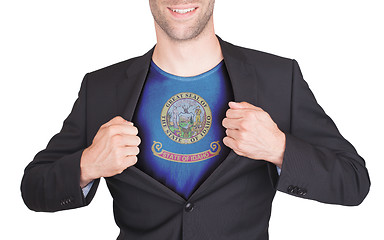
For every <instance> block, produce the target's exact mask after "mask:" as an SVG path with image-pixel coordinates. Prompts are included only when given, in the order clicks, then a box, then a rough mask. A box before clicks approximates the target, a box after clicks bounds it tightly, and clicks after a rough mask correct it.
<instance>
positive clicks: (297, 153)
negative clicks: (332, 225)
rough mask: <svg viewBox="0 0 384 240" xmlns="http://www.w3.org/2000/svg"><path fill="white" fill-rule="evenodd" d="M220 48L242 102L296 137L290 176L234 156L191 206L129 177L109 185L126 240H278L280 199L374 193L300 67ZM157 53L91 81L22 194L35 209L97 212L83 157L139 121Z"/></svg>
mask: <svg viewBox="0 0 384 240" xmlns="http://www.w3.org/2000/svg"><path fill="white" fill-rule="evenodd" d="M219 41H220V44H221V48H222V53H223V55H224V62H225V65H226V67H227V70H228V73H229V76H230V79H231V83H232V87H233V92H234V97H235V101H246V102H249V103H251V104H253V105H256V106H259V107H261V108H262V109H264V110H265V111H266V112H268V113H269V114H270V116H271V117H272V119H273V120H274V121H275V122H276V123H277V125H278V127H279V128H280V129H281V130H282V131H283V132H284V133H285V134H286V149H285V153H284V162H283V166H282V172H281V175H280V176H278V174H277V171H276V167H275V166H274V165H273V164H271V163H268V162H266V161H263V160H253V159H248V158H246V157H241V156H238V155H236V154H235V153H234V152H233V151H231V152H230V153H229V155H228V156H227V158H226V159H225V160H224V161H223V162H222V163H221V165H219V166H218V167H217V168H216V169H215V170H214V172H213V173H212V174H211V175H210V176H209V177H208V178H207V179H206V180H205V181H204V182H203V183H202V184H201V185H200V186H199V188H198V189H197V190H196V191H195V192H194V193H193V194H192V195H191V196H190V198H189V199H184V198H182V197H181V196H179V195H178V194H176V193H175V192H173V191H171V190H170V189H168V188H167V187H165V186H164V185H162V184H161V183H159V182H158V181H156V180H155V179H153V178H151V177H150V176H149V175H147V174H145V173H144V172H142V171H141V170H139V169H138V168H136V167H135V166H132V167H129V168H127V169H126V170H125V171H123V172H122V173H121V174H118V175H116V176H113V177H109V178H106V182H107V186H108V188H109V190H110V193H111V195H112V197H113V202H114V204H113V208H114V215H115V220H116V223H117V225H118V226H119V227H120V229H121V231H120V234H119V236H118V239H150V240H153V239H167V240H173V239H175V240H176V239H184V240H190V239H199V240H204V239H220V240H226V239H236V240H238V239H242V240H248V239H268V222H269V218H270V212H271V204H272V200H273V198H274V195H275V192H276V190H279V191H282V192H286V193H288V194H292V195H295V196H298V197H302V198H307V199H314V200H317V201H320V202H324V203H333V204H342V205H358V204H360V203H361V202H362V201H363V199H364V198H365V196H366V194H367V193H368V191H369V186H370V181H369V176H368V172H367V169H366V168H365V162H364V160H363V159H362V158H361V157H360V156H359V155H358V154H357V153H356V151H355V149H354V147H353V146H352V145H351V144H350V143H349V142H348V141H347V140H345V139H344V138H343V137H342V136H341V135H340V133H339V132H338V130H337V128H336V126H335V124H334V123H333V121H332V120H331V119H330V118H329V117H328V116H327V115H326V114H325V113H324V111H323V110H322V108H321V107H320V106H319V105H318V104H317V102H316V100H315V98H314V96H313V94H312V93H311V91H310V89H309V88H308V85H307V83H306V82H305V81H304V80H303V77H302V75H301V72H300V69H299V66H298V64H297V62H296V61H295V60H291V59H286V58H282V57H278V56H274V55H271V54H267V53H263V52H259V51H255V50H250V49H245V48H241V47H237V46H234V45H232V44H230V43H227V42H225V41H223V40H221V39H220V38H219ZM152 53H153V49H152V50H150V51H149V52H148V53H146V54H145V55H143V56H141V57H137V58H133V59H129V60H127V61H124V62H121V63H117V64H115V65H112V66H109V67H106V68H104V69H101V70H98V71H95V72H92V73H88V74H86V76H85V77H84V80H83V82H82V85H81V89H80V92H79V96H78V99H77V101H76V102H75V104H74V106H73V109H72V112H71V113H70V115H69V116H68V118H67V119H66V120H65V121H64V124H63V127H62V129H61V131H60V132H59V133H58V134H56V135H55V136H54V137H53V138H52V139H51V140H50V142H49V144H48V145H47V148H46V149H45V150H42V151H41V152H39V153H38V154H37V155H36V156H35V158H34V160H33V161H32V162H31V163H30V164H29V165H28V166H27V167H26V169H25V173H24V177H23V180H22V184H21V190H22V196H23V199H24V201H25V203H26V205H27V206H28V207H29V208H30V209H32V210H35V211H49V212H53V211H59V210H65V209H72V208H77V207H82V206H86V205H88V204H89V203H90V202H91V200H92V198H93V197H94V195H95V192H96V189H97V186H98V183H99V180H95V182H94V184H93V186H92V188H91V190H90V192H89V194H88V195H87V197H86V198H84V197H83V194H82V190H81V188H80V187H79V178H80V158H81V155H82V152H83V150H84V149H85V148H86V147H88V146H90V145H91V143H92V140H93V138H94V136H95V135H96V133H97V131H98V129H99V128H100V126H101V125H102V124H104V123H106V122H108V121H109V120H110V119H112V118H113V117H115V116H117V115H120V116H122V117H123V118H125V119H127V120H131V119H132V116H133V114H134V112H135V107H136V104H137V102H138V99H139V96H140V93H141V90H142V88H143V85H144V83H145V79H146V75H147V73H148V69H149V65H150V61H151V57H152ZM159 94H161V93H159ZM218 94H220V93H218ZM139 136H140V133H139ZM138 161H140V159H138Z"/></svg>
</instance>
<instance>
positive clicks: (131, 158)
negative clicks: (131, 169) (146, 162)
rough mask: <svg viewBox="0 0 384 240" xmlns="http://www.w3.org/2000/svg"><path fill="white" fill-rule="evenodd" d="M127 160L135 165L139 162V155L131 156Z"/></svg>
mask: <svg viewBox="0 0 384 240" xmlns="http://www.w3.org/2000/svg"><path fill="white" fill-rule="evenodd" d="M127 160H128V161H127V162H128V165H129V166H132V165H135V164H136V163H137V156H129V157H128V158H127Z"/></svg>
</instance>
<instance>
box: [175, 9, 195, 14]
mask: <svg viewBox="0 0 384 240" xmlns="http://www.w3.org/2000/svg"><path fill="white" fill-rule="evenodd" d="M170 10H171V11H172V12H175V13H179V14H186V13H189V12H192V11H194V10H196V8H186V9H172V8H170Z"/></svg>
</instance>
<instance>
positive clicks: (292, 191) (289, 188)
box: [287, 185, 296, 193]
mask: <svg viewBox="0 0 384 240" xmlns="http://www.w3.org/2000/svg"><path fill="white" fill-rule="evenodd" d="M287 191H288V192H289V193H295V191H296V187H294V186H292V185H289V187H288V188H287Z"/></svg>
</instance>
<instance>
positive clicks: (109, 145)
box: [80, 116, 141, 188]
mask: <svg viewBox="0 0 384 240" xmlns="http://www.w3.org/2000/svg"><path fill="white" fill-rule="evenodd" d="M137 133H138V130H137V128H136V127H134V126H133V123H132V122H129V121H127V120H125V119H123V118H122V117H120V116H117V117H115V118H113V119H112V120H110V121H109V122H107V123H105V124H103V125H102V126H101V127H100V129H99V131H98V132H97V133H96V136H95V138H94V139H93V142H92V145H91V146H89V147H88V148H86V149H85V150H84V151H83V154H82V156H81V160H80V168H81V176H80V187H82V188H83V187H85V186H86V185H87V184H88V183H89V182H91V181H92V180H94V179H97V178H100V177H111V176H114V175H116V174H120V173H121V172H123V171H124V170H125V169H126V168H128V167H130V166H132V165H134V164H135V163H136V162H137V157H136V156H137V154H139V148H138V146H139V144H140V141H141V140H140V138H139V137H138V136H137Z"/></svg>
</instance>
